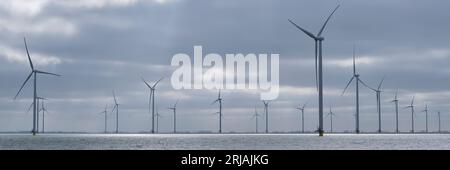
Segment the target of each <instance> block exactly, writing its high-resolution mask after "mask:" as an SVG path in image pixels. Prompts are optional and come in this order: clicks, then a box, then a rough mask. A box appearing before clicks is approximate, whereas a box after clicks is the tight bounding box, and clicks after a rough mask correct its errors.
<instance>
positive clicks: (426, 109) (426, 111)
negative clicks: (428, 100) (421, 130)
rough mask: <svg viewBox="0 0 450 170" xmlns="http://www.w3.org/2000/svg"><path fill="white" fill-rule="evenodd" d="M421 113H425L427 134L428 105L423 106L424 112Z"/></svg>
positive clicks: (426, 130)
mask: <svg viewBox="0 0 450 170" xmlns="http://www.w3.org/2000/svg"><path fill="white" fill-rule="evenodd" d="M422 112H425V132H426V133H428V104H426V105H425V110H422Z"/></svg>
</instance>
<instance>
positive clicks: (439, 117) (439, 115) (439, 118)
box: [437, 111, 441, 133]
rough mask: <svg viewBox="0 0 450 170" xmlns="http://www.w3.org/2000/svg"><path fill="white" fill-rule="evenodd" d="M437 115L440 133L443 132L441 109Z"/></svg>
mask: <svg viewBox="0 0 450 170" xmlns="http://www.w3.org/2000/svg"><path fill="white" fill-rule="evenodd" d="M437 115H438V121H439V124H438V125H439V127H438V128H439V129H438V133H441V112H440V111H438V112H437Z"/></svg>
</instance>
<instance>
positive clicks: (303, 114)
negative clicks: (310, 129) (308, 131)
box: [296, 103, 308, 133]
mask: <svg viewBox="0 0 450 170" xmlns="http://www.w3.org/2000/svg"><path fill="white" fill-rule="evenodd" d="M306 104H308V103H305V104H303V106H302V107H297V108H296V109H297V110H300V111H302V133H305V107H306Z"/></svg>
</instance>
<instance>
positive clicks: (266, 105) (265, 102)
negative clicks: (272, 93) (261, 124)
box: [262, 100, 269, 133]
mask: <svg viewBox="0 0 450 170" xmlns="http://www.w3.org/2000/svg"><path fill="white" fill-rule="evenodd" d="M262 102H263V104H264V113H265V114H266V133H269V101H266V100H263V101H262Z"/></svg>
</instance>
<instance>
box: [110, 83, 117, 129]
mask: <svg viewBox="0 0 450 170" xmlns="http://www.w3.org/2000/svg"><path fill="white" fill-rule="evenodd" d="M113 97H114V107H113V109H112V110H111V112H114V110H115V111H116V133H119V103H117V99H116V93H115V92H114V90H113Z"/></svg>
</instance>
